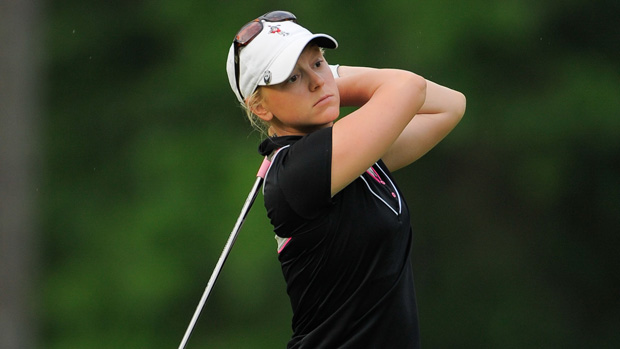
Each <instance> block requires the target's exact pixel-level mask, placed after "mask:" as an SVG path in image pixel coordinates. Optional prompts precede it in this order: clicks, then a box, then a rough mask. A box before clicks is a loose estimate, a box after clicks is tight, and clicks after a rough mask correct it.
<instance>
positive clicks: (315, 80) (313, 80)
mask: <svg viewBox="0 0 620 349" xmlns="http://www.w3.org/2000/svg"><path fill="white" fill-rule="evenodd" d="M323 85H325V80H324V79H323V77H322V76H321V75H320V74H319V73H317V72H315V71H313V72H311V73H310V90H311V91H314V90H316V89H317V88H319V87H321V86H323Z"/></svg>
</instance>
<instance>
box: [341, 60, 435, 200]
mask: <svg viewBox="0 0 620 349" xmlns="http://www.w3.org/2000/svg"><path fill="white" fill-rule="evenodd" d="M339 73H340V75H341V78H339V79H337V84H338V90H339V92H340V99H341V105H362V106H361V107H360V108H359V109H357V110H356V111H354V112H352V113H351V114H349V115H347V116H345V117H343V118H342V119H340V120H338V121H337V122H336V123H335V124H334V126H333V136H332V137H333V150H332V171H331V173H332V183H331V193H332V196H333V195H335V194H336V193H338V192H339V191H340V190H342V189H343V188H344V187H345V186H347V185H348V184H349V183H351V182H352V181H353V180H355V178H357V177H358V176H359V175H360V174H362V173H363V172H364V171H366V170H367V169H368V168H369V167H370V166H372V164H373V163H375V162H376V161H377V160H379V159H380V158H382V157H383V156H384V155H385V154H386V152H387V151H388V150H389V149H390V148H391V147H392V145H393V144H394V142H395V141H396V140H397V139H398V138H399V136H400V134H401V133H402V132H403V130H404V129H405V127H407V125H408V124H409V123H410V122H411V119H412V118H413V116H414V115H416V114H417V113H418V111H419V110H420V108H421V107H422V106H423V104H424V102H425V99H426V98H425V96H426V80H425V79H424V78H422V77H420V76H418V75H416V74H413V73H411V72H407V71H403V70H394V69H371V68H359V69H357V68H351V67H340V70H339Z"/></svg>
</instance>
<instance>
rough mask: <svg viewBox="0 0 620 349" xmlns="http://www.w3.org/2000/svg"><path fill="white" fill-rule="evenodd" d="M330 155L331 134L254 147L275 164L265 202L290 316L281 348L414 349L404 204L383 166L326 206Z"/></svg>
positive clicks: (409, 237)
mask: <svg viewBox="0 0 620 349" xmlns="http://www.w3.org/2000/svg"><path fill="white" fill-rule="evenodd" d="M331 149H332V129H331V128H325V129H321V130H319V131H316V132H313V133H311V134H309V135H306V136H303V137H301V136H286V137H274V138H270V139H267V140H265V141H264V142H263V143H262V144H261V145H260V147H259V152H260V153H261V154H262V155H268V154H273V158H272V163H271V167H270V168H269V171H268V172H267V175H266V177H265V182H264V189H263V193H264V201H265V207H266V209H267V215H268V217H269V219H270V220H271V223H272V224H273V227H274V232H275V233H276V239H277V240H278V259H279V260H280V263H281V265H282V272H283V274H284V278H285V280H286V284H287V292H288V295H289V297H290V301H291V306H292V309H293V320H292V328H293V335H292V338H291V340H290V342H289V343H288V348H418V347H419V330H418V316H417V306H416V300H415V291H414V284H413V274H412V269H411V262H410V251H411V242H412V230H411V224H410V217H409V210H408V208H407V204H406V202H405V200H404V199H403V197H402V196H401V193H400V190H399V189H398V187H397V186H396V184H395V183H394V179H393V178H392V176H391V174H390V172H389V171H388V169H387V168H386V166H385V165H384V164H383V162H382V161H381V160H379V161H378V162H377V163H375V164H374V165H373V166H372V167H371V168H369V169H368V171H366V172H365V173H363V174H362V175H361V176H360V177H359V178H357V179H356V180H355V181H353V182H352V183H351V184H350V185H348V186H347V187H346V188H344V189H343V190H342V191H340V192H339V193H338V194H336V195H335V196H334V197H333V198H332V197H331V193H330V176H331V154H332V151H331ZM352 156H354V154H352Z"/></svg>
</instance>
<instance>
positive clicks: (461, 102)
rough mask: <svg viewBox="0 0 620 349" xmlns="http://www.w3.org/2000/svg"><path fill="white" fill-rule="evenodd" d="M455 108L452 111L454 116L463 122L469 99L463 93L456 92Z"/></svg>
mask: <svg viewBox="0 0 620 349" xmlns="http://www.w3.org/2000/svg"><path fill="white" fill-rule="evenodd" d="M453 98H454V107H453V110H452V113H453V115H454V116H455V117H456V118H457V119H458V120H461V119H462V118H463V115H465V109H466V108H467V98H466V97H465V95H464V94H463V93H461V92H458V91H454V97H453Z"/></svg>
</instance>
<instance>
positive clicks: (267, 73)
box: [263, 70, 271, 85]
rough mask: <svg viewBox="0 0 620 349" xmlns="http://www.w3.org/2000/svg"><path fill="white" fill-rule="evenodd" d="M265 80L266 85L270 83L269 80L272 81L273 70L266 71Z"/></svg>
mask: <svg viewBox="0 0 620 349" xmlns="http://www.w3.org/2000/svg"><path fill="white" fill-rule="evenodd" d="M263 81H264V82H265V84H266V85H269V82H270V81H271V72H270V71H269V70H267V71H265V74H264V75H263Z"/></svg>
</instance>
